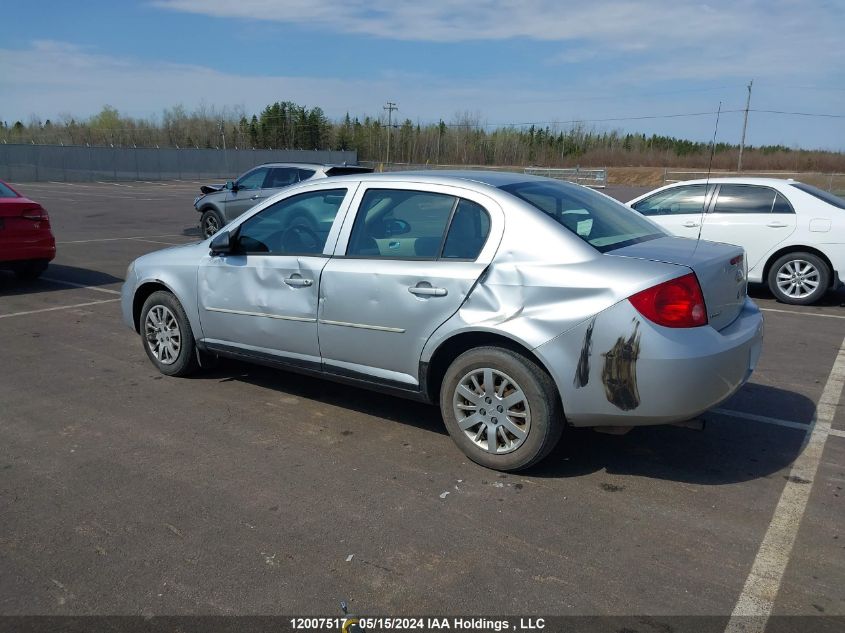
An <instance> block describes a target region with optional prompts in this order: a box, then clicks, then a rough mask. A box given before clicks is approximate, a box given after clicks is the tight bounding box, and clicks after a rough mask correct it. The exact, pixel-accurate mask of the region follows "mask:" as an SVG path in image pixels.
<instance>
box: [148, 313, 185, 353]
mask: <svg viewBox="0 0 845 633" xmlns="http://www.w3.org/2000/svg"><path fill="white" fill-rule="evenodd" d="M144 337H145V338H146V339H147V345H148V346H149V348H150V351H151V352H152V354H153V356H155V358H156V360H158V361H159V362H160V363H161V364H162V365H172V364H173V363H175V362H176V359H177V358H179V350H181V349H182V332H181V330H180V329H179V321H178V320H177V319H176V315H174V314H173V312H171V311H170V309H169V308H167V307H166V306H163V305H156V306H153V307H152V308H150V311H149V312H147V318H146V319H145V320H144Z"/></svg>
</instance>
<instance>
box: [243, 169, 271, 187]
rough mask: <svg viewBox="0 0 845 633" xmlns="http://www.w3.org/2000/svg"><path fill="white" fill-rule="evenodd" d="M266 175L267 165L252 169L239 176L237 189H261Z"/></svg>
mask: <svg viewBox="0 0 845 633" xmlns="http://www.w3.org/2000/svg"><path fill="white" fill-rule="evenodd" d="M266 177H267V167H259V168H258V169H253V170H252V171H251V172H248V173H246V174H244V175H243V176H241V177H240V179H239V180H238V189H261V187H262V185H263V184H264V179H265V178H266Z"/></svg>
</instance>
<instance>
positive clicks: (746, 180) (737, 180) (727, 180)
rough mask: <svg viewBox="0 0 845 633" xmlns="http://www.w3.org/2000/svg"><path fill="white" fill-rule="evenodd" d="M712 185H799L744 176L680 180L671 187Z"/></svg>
mask: <svg viewBox="0 0 845 633" xmlns="http://www.w3.org/2000/svg"><path fill="white" fill-rule="evenodd" d="M708 182H709V183H710V184H719V183H723V184H735V185H768V186H770V187H771V186H773V185H792V184H795V183H797V182H798V181H797V180H793V179H792V178H760V177H753V176H748V177H743V176H731V177H723V178H698V179H696V180H680V181H678V182H673V183H672V184H671V185H669V186H676V185H703V184H705V183H708Z"/></svg>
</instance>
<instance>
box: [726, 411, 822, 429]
mask: <svg viewBox="0 0 845 633" xmlns="http://www.w3.org/2000/svg"><path fill="white" fill-rule="evenodd" d="M710 413H718V414H719V415H726V416H728V417H731V418H742V419H744V420H754V421H755V422H763V423H765V424H774V425H776V426H785V427H786V428H789V429H801V430H802V431H806V430H807V429H809V428H810V425H809V424H801V423H800V422H793V421H792V420H781V419H780V418H770V417H769V416H767V415H757V414H756V413H745V412H744V411H734V410H733V409H710Z"/></svg>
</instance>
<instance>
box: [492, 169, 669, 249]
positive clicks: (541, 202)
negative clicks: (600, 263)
mask: <svg viewBox="0 0 845 633" xmlns="http://www.w3.org/2000/svg"><path fill="white" fill-rule="evenodd" d="M501 189H503V190H504V191H507V192H508V193H510V194H513V195H514V196H516V197H517V198H519V199H521V200H524V201H525V202H527V203H529V204H530V205H532V206H534V207H536V208H538V209H539V210H540V211H542V212H543V213H545V214H546V215H548V216H549V217H550V218H552V219H553V220H555V221H556V222H557V223H558V224H560V225H561V226H563V227H564V228H566V229H568V230H569V231H571V232H572V233H574V234H575V235H577V236H578V237H579V238H581V239H582V240H584V241H585V242H587V243H588V244H589V245H590V246H592V247H593V248H595V249H596V250H598V251H599V252H601V253H605V252H607V251H611V250H614V249H616V248H622V247H623V246H629V245H631V244H636V243H637V242H645V241H647V240H653V239H655V238H658V237H663V236H664V235H666V233H663V232H661V230H660V229H659V228H657V227H656V226H655V225H653V224H652V223H651V222H649V221H648V220H646V219H644V218H643V217H642V216H640V215H639V214H638V213H637V212H636V211H632V210H631V209H629V208H627V207H625V206H623V205H622V204H620V203H619V202H616V201H615V200H612V199H611V198H608V197H607V196H604V195H602V194H600V193H596V192H595V191H592V190H590V189H587V188H586V187H579V186H577V185H572V184H569V183H560V182H554V181H551V180H549V181H542V180H534V181H528V182H519V183H514V184H511V185H504V186H503V187H501Z"/></svg>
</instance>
